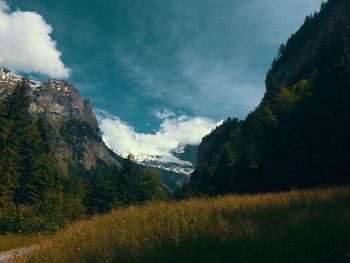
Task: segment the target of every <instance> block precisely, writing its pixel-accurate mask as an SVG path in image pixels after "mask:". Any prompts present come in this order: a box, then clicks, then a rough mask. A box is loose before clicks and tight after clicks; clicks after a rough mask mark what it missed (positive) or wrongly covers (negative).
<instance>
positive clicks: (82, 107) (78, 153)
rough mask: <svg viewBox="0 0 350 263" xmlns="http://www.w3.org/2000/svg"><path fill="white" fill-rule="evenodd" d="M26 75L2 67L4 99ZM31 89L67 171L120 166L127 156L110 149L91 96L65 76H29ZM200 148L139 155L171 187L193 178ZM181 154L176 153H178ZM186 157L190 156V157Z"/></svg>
mask: <svg viewBox="0 0 350 263" xmlns="http://www.w3.org/2000/svg"><path fill="white" fill-rule="evenodd" d="M22 80H23V77H22V76H20V75H17V74H14V73H12V72H10V71H9V70H7V69H6V68H4V67H0V102H1V101H3V100H4V99H5V98H6V97H8V96H9V95H10V94H12V92H13V91H14V89H15V88H16V85H17V84H18V83H19V82H20V81H22ZM25 81H27V82H28V84H29V86H30V90H29V91H28V92H29V94H28V96H29V98H30V106H29V109H28V110H29V112H30V114H31V115H32V116H33V117H34V118H38V117H39V116H45V119H46V120H47V122H48V124H49V126H50V138H51V143H52V149H53V151H54V155H55V157H56V159H57V161H58V165H59V168H60V171H61V172H62V173H63V174H64V175H73V176H84V175H86V174H88V173H89V172H93V171H94V170H100V171H101V170H102V171H104V170H108V171H110V170H111V168H112V167H113V166H120V165H121V164H122V163H123V162H124V159H123V158H122V157H121V156H119V155H118V154H116V153H114V152H113V151H112V150H110V149H109V148H108V147H107V146H106V145H105V143H104V142H103V140H102V134H101V132H100V129H99V127H98V121H97V119H96V116H95V113H94V111H93V107H92V103H91V101H90V100H85V99H83V98H82V97H81V95H80V93H79V91H78V90H77V88H76V87H74V86H73V85H72V84H70V83H68V82H67V81H65V80H47V81H45V82H38V81H36V80H34V79H30V78H26V79H25ZM194 151H196V148H193V150H192V147H191V146H181V147H179V148H177V149H174V155H172V154H170V155H169V156H137V158H135V161H136V162H137V163H139V164H140V168H143V167H152V168H155V169H156V170H157V171H158V172H159V173H160V175H161V179H162V182H163V183H164V184H165V185H166V186H167V188H168V189H169V190H173V189H175V187H176V185H177V184H179V183H183V182H185V181H188V180H189V174H191V173H192V172H193V170H194V163H195V162H194V161H193V155H194ZM175 155H176V156H178V157H176V156H175ZM186 158H189V160H190V161H192V162H190V161H188V160H187V159H186Z"/></svg>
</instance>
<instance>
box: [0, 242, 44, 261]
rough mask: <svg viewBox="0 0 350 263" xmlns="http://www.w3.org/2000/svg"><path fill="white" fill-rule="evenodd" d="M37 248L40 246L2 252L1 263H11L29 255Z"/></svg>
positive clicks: (0, 255) (0, 254)
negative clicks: (17, 258) (15, 259)
mask: <svg viewBox="0 0 350 263" xmlns="http://www.w3.org/2000/svg"><path fill="white" fill-rule="evenodd" d="M36 248H38V246H37V245H34V246H30V247H22V248H17V249H11V250H7V251H3V252H0V263H11V262H12V261H13V259H14V258H16V257H20V256H23V255H25V254H29V253H31V252H32V251H33V250H34V249H36Z"/></svg>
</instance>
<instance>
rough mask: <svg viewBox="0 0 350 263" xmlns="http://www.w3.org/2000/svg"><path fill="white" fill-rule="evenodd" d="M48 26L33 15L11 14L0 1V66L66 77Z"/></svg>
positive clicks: (66, 71)
mask: <svg viewBox="0 0 350 263" xmlns="http://www.w3.org/2000/svg"><path fill="white" fill-rule="evenodd" d="M51 33H52V27H51V26H50V25H48V24H47V23H46V22H45V20H44V19H43V17H42V16H41V15H40V14H37V13H35V12H25V11H20V10H16V11H12V10H10V9H9V7H8V6H7V5H6V4H5V2H3V1H1V0H0V40H1V44H0V64H1V65H3V66H5V67H8V68H9V69H11V70H14V71H24V72H28V73H30V72H36V73H41V74H44V75H48V76H49V77H52V78H67V77H68V76H69V74H70V70H69V69H68V68H66V67H65V65H64V64H63V62H62V61H61V52H59V51H58V50H57V48H56V42H55V41H54V40H52V38H51V36H50V34H51Z"/></svg>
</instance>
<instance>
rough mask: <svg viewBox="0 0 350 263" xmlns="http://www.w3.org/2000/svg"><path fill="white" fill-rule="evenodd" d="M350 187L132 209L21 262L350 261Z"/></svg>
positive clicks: (59, 238)
mask: <svg viewBox="0 0 350 263" xmlns="http://www.w3.org/2000/svg"><path fill="white" fill-rule="evenodd" d="M349 253H350V187H337V188H327V189H316V190H308V191H292V192H286V193H274V194H265V195H252V196H234V195H233V196H226V197H222V198H215V199H197V200H191V201H185V202H179V203H171V204H169V203H158V204H150V205H146V206H144V207H129V208H127V209H124V210H118V211H113V212H112V213H110V214H108V215H104V216H97V217H95V218H93V219H91V220H87V221H80V222H77V223H74V224H73V225H71V226H70V227H69V228H68V229H65V230H62V231H60V232H58V233H57V234H55V235H54V236H52V237H51V238H50V239H47V240H46V241H45V242H43V243H42V245H41V249H40V250H38V251H37V252H36V254H35V255H34V256H32V257H31V258H26V259H22V262H38V263H39V262H50V263H55V262H64V263H68V262H75V263H79V262H89V263H90V262H91V263H95V262H191V263H194V262H208V263H209V262H210V263H213V262H349V261H350V257H349V256H350V255H349Z"/></svg>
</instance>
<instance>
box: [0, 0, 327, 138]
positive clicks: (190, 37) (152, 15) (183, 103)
mask: <svg viewBox="0 0 350 263" xmlns="http://www.w3.org/2000/svg"><path fill="white" fill-rule="evenodd" d="M7 3H8V5H9V7H10V9H11V11H8V12H13V11H15V10H20V11H30V12H35V13H37V14H39V15H41V16H42V18H43V20H44V21H45V23H46V24H48V25H50V26H51V27H52V29H53V31H52V33H48V34H49V35H50V36H51V38H52V41H56V42H57V44H56V46H55V48H56V49H57V50H58V51H59V52H61V57H60V60H61V61H62V63H63V64H64V67H65V68H64V69H62V70H61V71H60V72H62V71H64V70H65V69H70V76H69V80H70V81H71V82H72V83H73V84H75V85H76V86H77V87H78V89H79V90H80V92H81V94H82V95H83V96H84V97H86V98H90V99H92V101H93V104H94V107H95V108H96V109H100V110H102V111H101V112H107V113H106V114H108V116H113V120H119V121H120V122H122V123H124V124H127V125H128V127H130V128H131V130H133V132H135V133H142V134H155V133H156V132H159V129H160V128H161V125H162V124H163V123H164V118H163V119H162V118H159V113H171V114H170V115H168V117H169V116H170V117H169V118H173V119H174V118H175V119H176V118H178V117H179V116H187V118H188V119H191V118H196V117H203V118H206V119H207V120H210V121H211V124H212V123H216V122H217V121H219V120H222V119H223V118H227V117H239V118H244V116H246V114H247V113H248V112H249V111H251V110H252V109H253V108H254V107H255V106H257V104H258V103H259V101H260V99H261V98H262V96H263V94H264V79H265V74H266V72H267V70H268V68H269V66H270V64H271V62H272V60H273V58H274V57H275V55H276V53H277V50H278V47H279V45H280V44H282V43H284V42H285V41H286V40H287V39H288V38H289V36H290V35H291V34H292V33H293V32H295V31H296V30H297V29H298V28H299V27H300V25H301V24H302V22H303V21H304V18H305V16H306V15H307V14H310V13H311V12H314V11H317V10H319V7H320V4H321V1H320V0H293V1H290V0H249V1H247V0H177V1H174V0H132V1H131V0H115V1H112V0H84V1H83V0H70V1H67V0H61V1H48V0H30V1H28V0H9V1H7ZM0 55H1V54H0ZM33 71H35V70H33ZM62 76H65V74H63V75H62ZM106 114H105V115H106ZM105 115H104V116H105ZM171 116H172V117H171ZM174 116H176V117H174ZM209 126H210V125H209Z"/></svg>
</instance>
